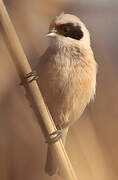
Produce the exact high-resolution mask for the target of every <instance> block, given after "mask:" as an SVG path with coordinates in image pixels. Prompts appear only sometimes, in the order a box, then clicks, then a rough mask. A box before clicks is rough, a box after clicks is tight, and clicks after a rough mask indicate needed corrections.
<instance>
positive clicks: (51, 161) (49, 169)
mask: <svg viewBox="0 0 118 180" xmlns="http://www.w3.org/2000/svg"><path fill="white" fill-rule="evenodd" d="M52 150H53V149H52V148H51V147H50V146H48V152H47V160H46V165H45V171H46V173H48V175H49V176H53V175H54V174H57V173H58V164H57V163H56V162H57V161H56V158H54V157H55V155H54V154H53V152H52Z"/></svg>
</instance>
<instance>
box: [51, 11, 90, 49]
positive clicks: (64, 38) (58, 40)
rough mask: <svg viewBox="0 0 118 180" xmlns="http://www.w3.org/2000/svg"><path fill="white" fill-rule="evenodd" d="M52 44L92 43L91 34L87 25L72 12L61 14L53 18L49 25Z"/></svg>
mask: <svg viewBox="0 0 118 180" xmlns="http://www.w3.org/2000/svg"><path fill="white" fill-rule="evenodd" d="M47 36H48V37H50V42H51V43H50V44H51V45H52V44H53V45H54V46H56V45H58V46H73V45H75V44H76V45H77V46H79V45H80V44H83V43H86V44H88V45H90V36H89V32H88V30H87V28H86V26H85V25H84V24H83V23H82V22H81V21H80V19H79V18H78V17H76V16H74V15H72V14H64V13H62V14H60V15H59V16H58V17H56V18H55V19H53V21H52V22H51V24H50V27H49V33H48V35H47Z"/></svg>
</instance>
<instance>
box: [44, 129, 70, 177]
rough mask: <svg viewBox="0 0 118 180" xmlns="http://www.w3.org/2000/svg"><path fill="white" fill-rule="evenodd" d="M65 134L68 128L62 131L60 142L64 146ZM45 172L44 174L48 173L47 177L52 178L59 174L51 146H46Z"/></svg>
mask: <svg viewBox="0 0 118 180" xmlns="http://www.w3.org/2000/svg"><path fill="white" fill-rule="evenodd" d="M67 132H68V128H66V130H64V134H63V137H62V141H63V144H64V145H65V142H66V136H67ZM45 171H46V173H48V175H49V176H53V175H55V174H60V172H59V171H60V169H59V165H58V161H57V157H56V156H55V154H54V151H53V148H52V146H51V145H48V151H47V160H46V165H45Z"/></svg>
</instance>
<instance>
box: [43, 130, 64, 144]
mask: <svg viewBox="0 0 118 180" xmlns="http://www.w3.org/2000/svg"><path fill="white" fill-rule="evenodd" d="M62 136H63V130H62V129H58V130H57V131H55V132H53V133H51V134H49V138H48V139H47V141H46V143H48V144H54V143H55V142H57V141H59V140H60V139H61V138H62Z"/></svg>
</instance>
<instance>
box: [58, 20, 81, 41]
mask: <svg viewBox="0 0 118 180" xmlns="http://www.w3.org/2000/svg"><path fill="white" fill-rule="evenodd" d="M56 29H57V31H58V33H59V34H61V35H63V36H65V37H70V38H72V39H77V40H80V39H81V38H82V37H83V36H84V34H83V31H82V30H81V27H80V26H79V25H76V26H75V25H74V24H72V23H67V24H61V25H58V26H56Z"/></svg>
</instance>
